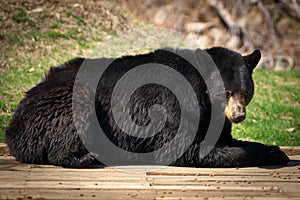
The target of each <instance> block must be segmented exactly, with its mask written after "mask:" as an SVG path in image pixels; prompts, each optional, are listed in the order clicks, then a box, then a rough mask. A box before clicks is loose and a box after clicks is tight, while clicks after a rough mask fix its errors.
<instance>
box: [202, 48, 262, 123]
mask: <svg viewBox="0 0 300 200" xmlns="http://www.w3.org/2000/svg"><path fill="white" fill-rule="evenodd" d="M207 52H208V53H209V55H210V56H211V58H212V59H213V61H214V62H215V64H216V65H217V67H218V69H219V71H220V74H221V76H222V79H223V82H224V86H225V90H226V97H227V104H226V107H225V111H224V113H225V115H226V117H227V118H228V119H229V120H230V121H231V122H233V123H240V122H242V121H243V120H244V119H245V118H246V106H247V105H248V104H249V102H250V100H251V99H252V97H253V94H254V84H253V80H252V72H253V69H254V68H255V67H256V65H257V64H258V62H259V60H260V58H261V53H260V51H259V50H255V51H254V52H252V53H251V54H249V55H245V56H242V55H241V54H239V53H237V52H235V51H231V50H229V49H225V48H221V47H214V48H211V49H207Z"/></svg>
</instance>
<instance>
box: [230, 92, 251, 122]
mask: <svg viewBox="0 0 300 200" xmlns="http://www.w3.org/2000/svg"><path fill="white" fill-rule="evenodd" d="M225 115H226V117H227V118H228V119H229V120H230V121H231V122H232V123H235V124H237V123H240V122H242V121H244V120H245V119H246V103H245V98H244V97H243V95H240V94H237V95H233V96H231V97H229V99H228V101H227V105H226V108H225Z"/></svg>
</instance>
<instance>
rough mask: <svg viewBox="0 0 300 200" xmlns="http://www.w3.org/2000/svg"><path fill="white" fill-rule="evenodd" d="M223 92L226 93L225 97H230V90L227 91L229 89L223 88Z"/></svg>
mask: <svg viewBox="0 0 300 200" xmlns="http://www.w3.org/2000/svg"><path fill="white" fill-rule="evenodd" d="M225 93H226V97H227V98H228V97H230V96H231V95H232V92H231V91H229V90H225Z"/></svg>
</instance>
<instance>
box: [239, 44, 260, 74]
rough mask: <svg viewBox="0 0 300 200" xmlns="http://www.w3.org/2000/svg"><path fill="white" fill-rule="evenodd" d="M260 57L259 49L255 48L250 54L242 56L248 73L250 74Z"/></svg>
mask: <svg viewBox="0 0 300 200" xmlns="http://www.w3.org/2000/svg"><path fill="white" fill-rule="evenodd" d="M260 57H261V53H260V50H258V49H256V50H254V51H253V52H252V53H251V54H249V55H246V56H243V58H244V61H245V64H246V67H247V68H248V69H249V71H250V73H251V74H252V72H253V70H254V68H255V67H256V65H257V64H258V62H259V60H260Z"/></svg>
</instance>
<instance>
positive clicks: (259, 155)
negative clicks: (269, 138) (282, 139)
mask: <svg viewBox="0 0 300 200" xmlns="http://www.w3.org/2000/svg"><path fill="white" fill-rule="evenodd" d="M245 149H246V151H247V153H248V156H249V159H250V160H251V162H252V163H253V165H260V166H263V165H285V164H287V163H288V162H289V160H290V159H289V157H288V156H287V155H286V154H285V153H284V152H283V151H281V150H280V148H279V147H278V146H267V145H264V144H260V143H250V144H248V145H247V146H246V147H245Z"/></svg>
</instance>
